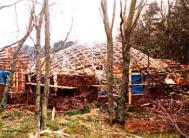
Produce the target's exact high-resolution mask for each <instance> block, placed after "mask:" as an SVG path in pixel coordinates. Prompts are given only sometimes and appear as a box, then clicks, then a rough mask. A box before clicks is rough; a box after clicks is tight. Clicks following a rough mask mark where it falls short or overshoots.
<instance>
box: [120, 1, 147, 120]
mask: <svg viewBox="0 0 189 138" xmlns="http://www.w3.org/2000/svg"><path fill="white" fill-rule="evenodd" d="M136 3H137V0H131V4H130V9H129V14H128V18H126V15H124V13H125V11H122V2H121V13H120V17H121V24H120V32H121V38H122V52H123V53H122V56H123V76H122V87H121V93H120V101H119V104H118V111H117V113H118V114H117V121H118V122H120V123H125V110H126V109H125V104H126V101H127V99H126V98H127V97H126V96H127V94H128V93H129V87H130V86H129V68H130V48H131V44H130V38H131V34H132V31H133V29H134V28H135V26H136V24H137V20H138V18H139V16H140V13H141V11H142V8H143V3H144V0H141V1H140V3H139V6H138V8H137V12H136ZM125 4H126V3H125ZM135 12H136V14H135Z"/></svg>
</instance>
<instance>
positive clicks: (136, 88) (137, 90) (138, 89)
mask: <svg viewBox="0 0 189 138" xmlns="http://www.w3.org/2000/svg"><path fill="white" fill-rule="evenodd" d="M131 91H132V93H133V94H143V93H144V85H132V86H131Z"/></svg>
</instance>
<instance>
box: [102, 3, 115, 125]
mask: <svg viewBox="0 0 189 138" xmlns="http://www.w3.org/2000/svg"><path fill="white" fill-rule="evenodd" d="M113 7H114V8H113V13H112V22H111V25H110V24H109V19H108V10H107V0H102V1H101V8H102V14H103V15H102V16H103V22H104V28H105V32H106V38H107V67H106V74H107V91H108V93H107V97H108V113H109V120H110V122H111V123H112V122H113V121H114V120H115V118H116V111H115V107H114V99H113V38H112V30H113V24H114V18H115V8H116V1H115V0H114V5H113Z"/></svg>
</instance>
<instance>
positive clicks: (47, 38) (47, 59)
mask: <svg viewBox="0 0 189 138" xmlns="http://www.w3.org/2000/svg"><path fill="white" fill-rule="evenodd" d="M44 11H45V82H44V83H45V84H44V92H43V94H42V110H41V111H42V117H41V129H42V130H44V129H46V121H47V106H48V95H49V81H50V30H49V24H50V21H49V1H48V0H44Z"/></svg>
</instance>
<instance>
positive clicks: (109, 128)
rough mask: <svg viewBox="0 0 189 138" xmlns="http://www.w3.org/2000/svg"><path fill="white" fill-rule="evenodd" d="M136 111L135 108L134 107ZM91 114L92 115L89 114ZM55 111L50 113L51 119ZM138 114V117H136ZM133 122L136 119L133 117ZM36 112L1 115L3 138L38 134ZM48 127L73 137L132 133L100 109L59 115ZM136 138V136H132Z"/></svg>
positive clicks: (113, 137) (150, 137) (164, 137)
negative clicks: (35, 119)
mask: <svg viewBox="0 0 189 138" xmlns="http://www.w3.org/2000/svg"><path fill="white" fill-rule="evenodd" d="M132 108H133V107H132ZM89 111H90V112H89ZM50 114H51V111H50V112H49V113H48V115H49V117H50ZM133 114H134V115H133ZM133 114H132V115H133V118H139V119H142V118H148V117H151V115H152V114H144V113H135V112H134V113H133ZM129 119H132V118H129ZM34 123H35V122H34V113H33V112H30V111H28V110H25V109H24V110H18V109H11V110H10V111H6V112H3V113H1V114H0V138H27V137H29V134H32V133H33V132H34V130H35V129H34ZM47 127H48V129H49V130H52V131H60V130H62V131H63V132H64V133H67V134H69V135H70V137H71V138H125V137H126V136H129V135H128V133H129V131H128V130H126V129H125V128H123V127H120V126H119V125H109V124H108V123H107V114H105V113H101V112H100V111H99V110H98V109H92V110H89V108H88V107H87V108H86V107H84V108H81V109H79V110H72V111H70V112H67V113H63V114H62V113H58V114H57V116H56V118H55V120H54V121H52V120H51V118H48V122H47ZM141 135H142V137H144V138H169V137H170V138H177V137H178V135H176V134H141ZM56 137H57V138H60V137H61V136H60V135H52V134H51V135H50V134H48V133H45V134H44V135H43V136H42V138H56ZM132 137H133V138H134V136H132Z"/></svg>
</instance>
